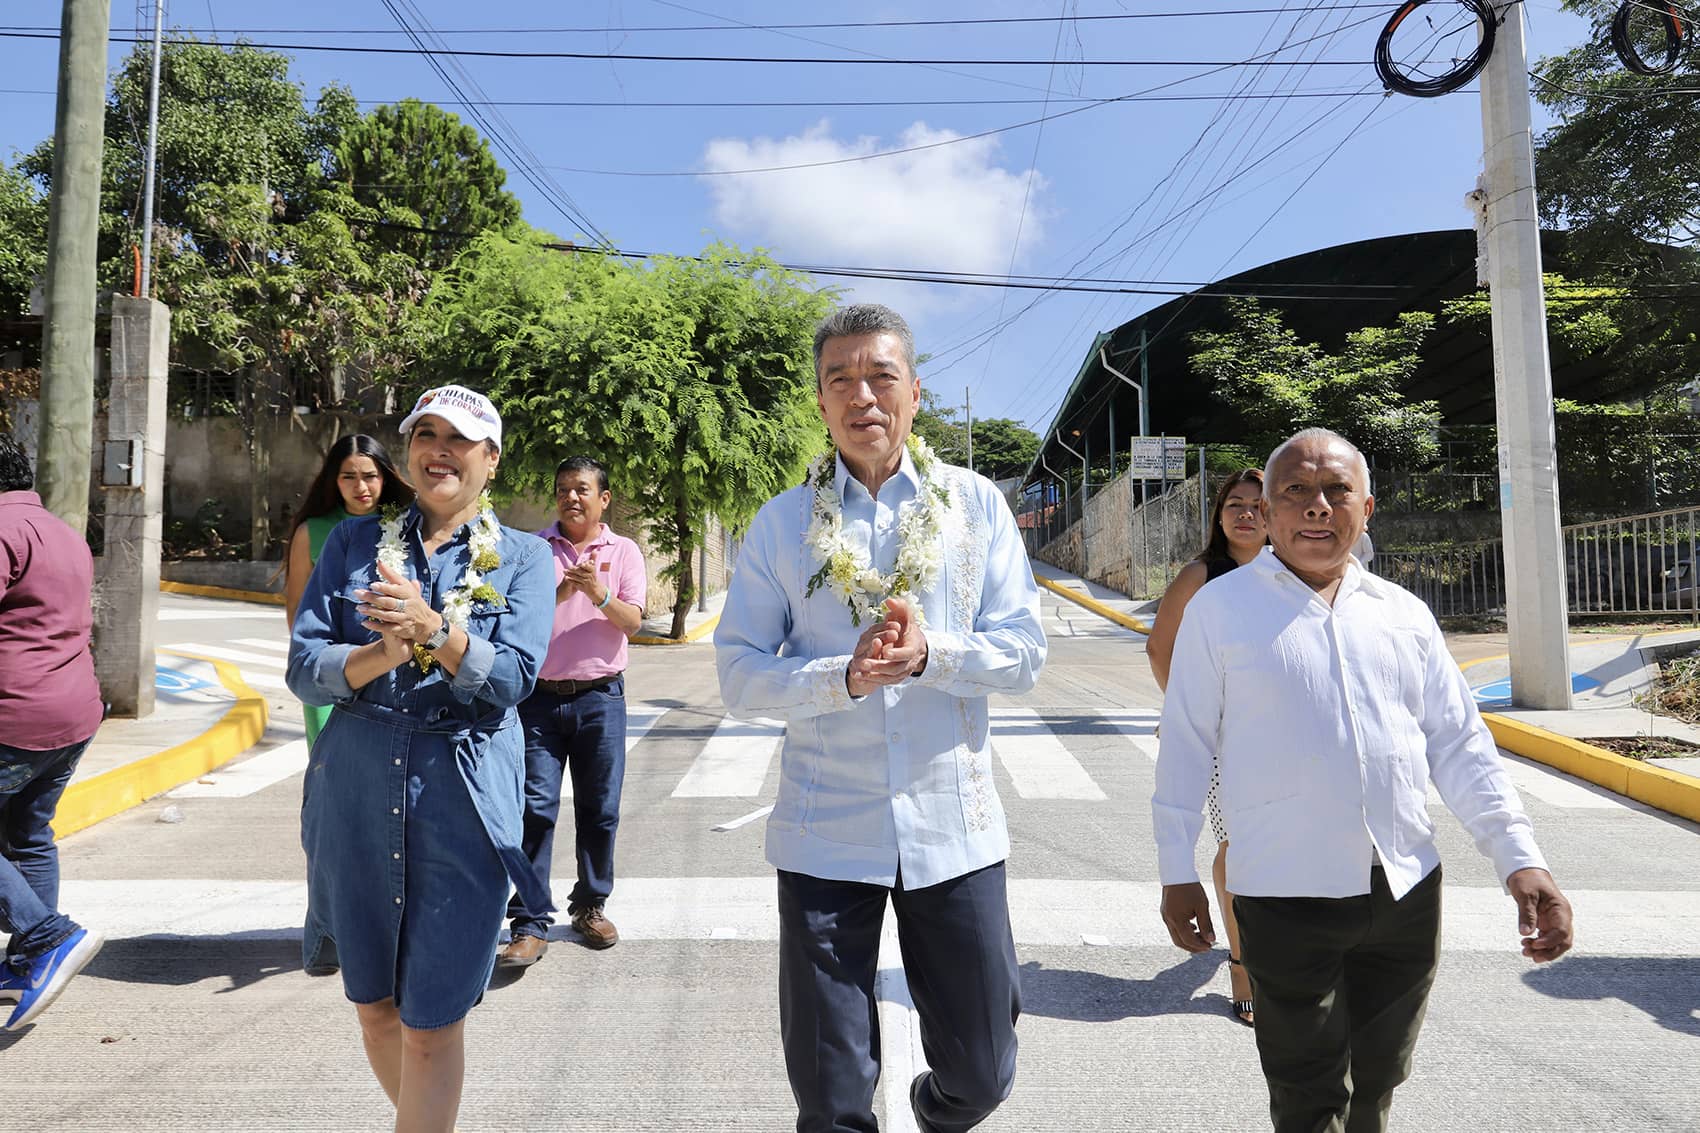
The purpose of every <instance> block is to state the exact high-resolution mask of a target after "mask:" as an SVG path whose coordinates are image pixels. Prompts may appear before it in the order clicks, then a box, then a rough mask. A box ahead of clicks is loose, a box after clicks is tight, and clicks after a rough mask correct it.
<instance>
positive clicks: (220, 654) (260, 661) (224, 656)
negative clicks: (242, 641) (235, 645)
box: [170, 641, 289, 669]
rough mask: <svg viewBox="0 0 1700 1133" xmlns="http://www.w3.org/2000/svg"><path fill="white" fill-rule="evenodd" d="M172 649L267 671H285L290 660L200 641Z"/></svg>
mask: <svg viewBox="0 0 1700 1133" xmlns="http://www.w3.org/2000/svg"><path fill="white" fill-rule="evenodd" d="M170 648H172V649H175V650H177V651H178V652H179V653H190V654H193V655H194V656H196V657H217V658H218V659H219V660H220V661H234V662H236V663H237V664H238V665H261V666H264V667H265V668H267V669H283V668H286V667H287V666H288V664H289V658H287V657H284V656H274V655H270V654H266V653H255V652H253V651H252V650H247V649H226V648H225V647H224V646H222V645H203V644H201V643H200V642H198V641H184V642H177V643H175V644H173V645H171V646H170Z"/></svg>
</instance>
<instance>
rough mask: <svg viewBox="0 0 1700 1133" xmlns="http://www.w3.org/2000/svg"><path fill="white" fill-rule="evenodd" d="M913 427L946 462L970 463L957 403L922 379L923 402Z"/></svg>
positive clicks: (916, 412) (911, 426) (913, 430)
mask: <svg viewBox="0 0 1700 1133" xmlns="http://www.w3.org/2000/svg"><path fill="white" fill-rule="evenodd" d="M910 430H911V431H912V432H914V433H915V435H916V436H918V437H920V438H921V439H922V440H924V441H926V442H927V444H928V445H929V446H930V447H931V448H932V450H933V452H935V453H937V454H938V458H939V459H940V460H942V461H944V462H945V463H946V464H961V465H966V464H967V463H968V449H967V445H966V444H965V443H964V441H963V436H962V422H961V421H960V420H958V419H957V415H956V407H955V406H953V405H946V404H945V403H944V399H943V398H942V397H940V396H939V395H938V394H936V393H934V392H933V391H932V390H931V389H929V388H927V385H926V383H925V382H922V383H921V404H920V407H919V408H917V409H916V410H915V420H914V421H913V422H911V424H910Z"/></svg>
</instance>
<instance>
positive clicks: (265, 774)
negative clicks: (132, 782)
mask: <svg viewBox="0 0 1700 1133" xmlns="http://www.w3.org/2000/svg"><path fill="white" fill-rule="evenodd" d="M306 769H307V741H306V740H290V741H289V742H288V743H286V744H280V745H278V746H277V747H274V748H273V749H272V750H270V751H268V752H265V753H264V754H262V755H256V756H254V757H253V758H252V759H245V760H243V761H242V762H240V763H234V764H229V765H226V766H224V767H221V768H219V769H218V770H217V771H214V772H212V773H211V774H208V775H203V776H202V777H201V778H200V779H198V780H196V781H195V782H193V783H185V784H184V785H183V786H181V787H178V788H177V789H176V790H174V791H167V792H166V794H167V796H168V797H170V798H174V799H240V798H246V797H247V796H248V795H252V794H254V793H255V792H256V791H263V790H265V789H266V788H267V787H270V786H272V785H273V784H274V783H281V782H283V781H284V780H285V779H287V778H289V777H290V776H291V775H299V774H300V773H301V772H303V771H305V770H306Z"/></svg>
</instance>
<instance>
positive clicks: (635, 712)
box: [561, 704, 667, 799]
mask: <svg viewBox="0 0 1700 1133" xmlns="http://www.w3.org/2000/svg"><path fill="white" fill-rule="evenodd" d="M665 715H667V709H665V708H652V707H650V706H648V705H642V706H641V707H640V706H639V705H635V704H633V705H627V706H626V754H627V755H630V754H631V753H632V749H633V748H634V747H636V746H637V745H638V743H639V742H640V741H642V739H643V738H644V737H645V736H647V735H649V730H650V729H651V728H653V727H655V725H656V724H657V723H658V722H659V721H660V720H661V718H662V717H663V716H665ZM561 797H562V798H563V799H570V798H572V797H573V777H572V776H571V775H570V774H568V775H562V776H561Z"/></svg>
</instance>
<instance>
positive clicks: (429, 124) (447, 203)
mask: <svg viewBox="0 0 1700 1133" xmlns="http://www.w3.org/2000/svg"><path fill="white" fill-rule="evenodd" d="M334 152H335V162H334V166H335V167H334V170H333V172H332V177H333V178H334V179H335V180H336V181H338V182H340V183H341V185H342V187H343V188H344V189H345V190H346V191H347V193H348V195H349V197H351V198H352V199H353V200H354V201H356V202H358V203H359V204H361V205H363V206H365V207H366V208H368V209H370V210H373V211H374V213H377V214H383V215H384V216H385V217H386V219H387V221H389V222H390V223H392V224H393V225H394V226H393V227H379V228H378V230H377V236H378V237H379V239H380V240H381V242H382V243H383V244H384V245H385V246H387V247H390V248H393V249H396V250H398V251H402V252H406V253H407V254H409V255H411V256H412V257H413V258H414V259H416V260H418V261H419V264H420V267H421V268H423V269H424V270H426V271H436V270H438V269H440V268H442V267H445V266H447V264H448V263H449V261H451V260H452V259H453V258H454V257H455V255H456V254H458V253H459V252H460V250H461V249H462V248H463V247H465V243H466V241H465V238H464V235H447V234H446V233H461V234H466V233H475V232H482V231H484V230H485V229H488V228H498V229H500V228H506V227H507V226H508V225H510V224H512V223H514V222H515V221H517V220H518V219H519V215H520V208H519V200H518V199H517V198H516V197H514V195H513V194H512V193H509V192H508V191H507V190H506V189H504V188H503V187H502V186H503V185H504V184H505V183H506V181H507V174H506V173H505V172H504V171H503V169H502V167H501V165H500V164H498V163H497V161H496V159H495V157H494V156H493V155H492V154H491V153H490V145H489V143H488V142H487V141H485V140H484V139H483V138H482V137H480V136H479V134H478V131H477V130H475V129H473V128H472V127H471V126H466V125H463V124H462V123H461V121H460V119H459V118H458V117H456V116H455V115H453V114H450V113H449V112H448V111H446V110H443V109H442V108H440V107H438V106H434V105H432V104H430V103H424V102H420V101H419V100H418V99H412V98H409V99H404V100H402V101H401V102H398V103H396V104H395V105H394V106H379V107H377V108H376V109H374V110H373V111H372V112H371V113H370V114H367V115H366V116H365V117H363V118H361V119H359V120H358V121H356V122H354V123H352V124H351V125H349V126H348V127H347V128H346V129H344V130H343V131H342V134H341V136H340V137H339V138H338V139H337V141H336V143H335V145H334ZM409 228H413V229H427V230H430V231H425V232H418V231H408V229H409Z"/></svg>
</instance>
